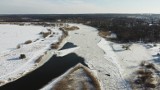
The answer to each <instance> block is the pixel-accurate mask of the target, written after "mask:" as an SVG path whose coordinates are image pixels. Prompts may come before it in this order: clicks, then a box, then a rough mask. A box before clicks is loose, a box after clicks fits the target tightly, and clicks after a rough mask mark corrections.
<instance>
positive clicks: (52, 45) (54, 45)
mask: <svg viewBox="0 0 160 90" xmlns="http://www.w3.org/2000/svg"><path fill="white" fill-rule="evenodd" d="M50 47H51V49H58V47H59V43H52V44H51V46H50Z"/></svg>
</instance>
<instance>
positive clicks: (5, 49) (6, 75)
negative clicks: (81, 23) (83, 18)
mask: <svg viewBox="0 0 160 90" xmlns="http://www.w3.org/2000/svg"><path fill="white" fill-rule="evenodd" d="M47 29H51V31H52V32H54V34H53V37H49V36H48V37H46V38H43V37H42V36H41V35H40V34H39V33H40V32H42V31H43V32H47ZM61 36H62V31H60V30H59V27H42V26H32V25H30V26H18V25H9V24H2V25H0V41H1V42H0V43H1V47H0V73H1V74H0V84H1V85H3V84H5V83H7V82H10V81H14V80H15V79H17V78H18V77H21V76H23V75H25V74H26V73H28V72H30V71H32V70H34V69H35V68H36V67H37V64H36V63H35V62H36V61H35V60H36V59H38V58H39V57H40V56H41V55H44V53H45V52H46V51H48V49H49V48H50V44H52V43H56V42H58V40H59V38H60V37H61ZM26 40H32V41H33V42H32V43H30V44H23V43H24V42H25V41H26ZM35 40H36V41H35ZM18 44H21V46H20V48H19V49H17V48H16V47H17V45H18ZM20 54H25V55H26V58H25V59H19V56H20Z"/></svg>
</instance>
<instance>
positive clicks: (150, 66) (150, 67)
mask: <svg viewBox="0 0 160 90" xmlns="http://www.w3.org/2000/svg"><path fill="white" fill-rule="evenodd" d="M146 68H149V69H153V70H156V68H155V65H154V64H153V63H149V64H148V65H146Z"/></svg>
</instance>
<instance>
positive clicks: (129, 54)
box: [50, 24, 160, 90]
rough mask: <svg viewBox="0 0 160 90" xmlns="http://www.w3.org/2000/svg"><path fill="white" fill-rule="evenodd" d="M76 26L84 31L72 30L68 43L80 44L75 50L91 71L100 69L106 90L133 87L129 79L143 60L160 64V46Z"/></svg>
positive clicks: (102, 82)
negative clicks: (120, 41) (129, 41)
mask: <svg viewBox="0 0 160 90" xmlns="http://www.w3.org/2000/svg"><path fill="white" fill-rule="evenodd" d="M72 25H76V26H78V27H79V28H80V30H76V31H72V32H70V33H69V36H70V38H69V39H68V42H72V43H74V44H75V45H77V46H78V47H79V49H78V50H76V51H74V52H75V53H76V54H77V55H79V56H81V57H83V58H84V59H85V62H86V63H87V64H88V65H89V67H90V68H91V70H94V71H96V73H97V77H98V79H99V80H100V82H101V84H102V86H103V89H104V90H130V89H131V85H130V83H129V82H128V80H130V79H134V78H135V75H134V73H135V71H136V70H138V68H139V66H140V63H141V62H142V61H147V62H151V63H154V64H155V65H159V63H157V62H158V59H159V56H158V55H157V54H158V53H160V45H157V46H156V47H150V48H148V46H150V45H148V44H142V43H132V44H118V43H113V42H111V41H107V40H105V39H103V38H101V37H99V36H98V34H97V33H98V31H97V30H96V29H95V28H93V27H89V26H85V25H82V24H72ZM126 45H127V46H129V48H128V49H127V50H126V49H125V48H124V46H126ZM152 46H153V44H152ZM156 61H157V62H156ZM62 76H63V75H62ZM60 78H63V77H60ZM60 78H59V79H60ZM50 87H52V86H50Z"/></svg>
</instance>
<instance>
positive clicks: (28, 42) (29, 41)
mask: <svg viewBox="0 0 160 90" xmlns="http://www.w3.org/2000/svg"><path fill="white" fill-rule="evenodd" d="M30 43H32V40H27V41H26V42H24V44H30Z"/></svg>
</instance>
